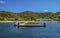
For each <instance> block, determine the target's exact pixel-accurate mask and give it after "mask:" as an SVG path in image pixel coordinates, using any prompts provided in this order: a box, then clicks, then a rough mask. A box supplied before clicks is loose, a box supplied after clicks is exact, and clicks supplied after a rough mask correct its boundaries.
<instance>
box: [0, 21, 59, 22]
mask: <svg viewBox="0 0 60 38" xmlns="http://www.w3.org/2000/svg"><path fill="white" fill-rule="evenodd" d="M0 22H60V21H0Z"/></svg>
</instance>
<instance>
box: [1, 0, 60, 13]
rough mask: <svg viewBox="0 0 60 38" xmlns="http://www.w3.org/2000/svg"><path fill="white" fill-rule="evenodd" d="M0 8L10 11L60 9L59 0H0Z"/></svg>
mask: <svg viewBox="0 0 60 38" xmlns="http://www.w3.org/2000/svg"><path fill="white" fill-rule="evenodd" d="M0 10H5V11H11V12H22V11H26V10H30V11H34V12H44V11H50V12H58V11H60V0H0Z"/></svg>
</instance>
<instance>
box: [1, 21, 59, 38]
mask: <svg viewBox="0 0 60 38" xmlns="http://www.w3.org/2000/svg"><path fill="white" fill-rule="evenodd" d="M59 29H60V22H46V28H43V27H19V28H16V27H13V23H0V38H60V30H59Z"/></svg>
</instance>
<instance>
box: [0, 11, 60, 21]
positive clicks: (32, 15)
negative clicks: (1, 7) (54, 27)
mask: <svg viewBox="0 0 60 38" xmlns="http://www.w3.org/2000/svg"><path fill="white" fill-rule="evenodd" d="M45 17H49V18H51V19H54V18H59V19H60V12H56V13H54V12H32V11H24V12H20V13H15V12H8V11H0V21H3V20H8V21H10V20H11V19H13V18H16V19H15V20H17V18H19V20H36V19H39V18H45Z"/></svg>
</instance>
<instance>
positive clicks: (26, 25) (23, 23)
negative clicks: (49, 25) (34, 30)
mask: <svg viewBox="0 0 60 38" xmlns="http://www.w3.org/2000/svg"><path fill="white" fill-rule="evenodd" d="M14 26H18V27H19V26H20V27H46V23H43V22H42V23H41V22H22V23H16V24H14Z"/></svg>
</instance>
